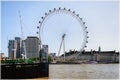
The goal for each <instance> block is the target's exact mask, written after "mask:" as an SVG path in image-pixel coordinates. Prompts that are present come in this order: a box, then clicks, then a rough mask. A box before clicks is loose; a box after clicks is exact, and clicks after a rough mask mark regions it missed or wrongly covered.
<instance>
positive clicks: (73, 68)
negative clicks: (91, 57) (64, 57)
mask: <svg viewBox="0 0 120 80" xmlns="http://www.w3.org/2000/svg"><path fill="white" fill-rule="evenodd" d="M49 79H114V80H116V79H119V64H50V65H49Z"/></svg>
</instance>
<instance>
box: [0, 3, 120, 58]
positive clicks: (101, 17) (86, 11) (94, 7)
mask: <svg viewBox="0 0 120 80" xmlns="http://www.w3.org/2000/svg"><path fill="white" fill-rule="evenodd" d="M59 7H61V8H64V7H65V8H66V9H71V10H73V11H75V12H76V13H77V14H79V15H80V17H82V18H83V21H85V22H86V25H87V27H88V32H89V34H88V36H89V37H90V38H89V39H88V44H87V48H86V49H85V50H91V49H94V50H98V47H99V46H101V49H102V50H117V51H118V37H119V36H118V34H119V30H118V28H119V17H118V16H119V4H118V2H116V1H97V2H94V1H90V2H88V1H77V2H73V1H71V2H67V1H65V2H64V1H63V2H54V1H50V2H48V1H46V2H44V1H41V2H40V1H36V2H30V1H29V2H27V1H24V2H18V1H17V2H14V1H10V2H2V3H1V49H0V51H1V52H4V53H5V54H6V56H7V55H8V48H7V47H8V40H11V39H14V38H15V37H20V36H21V33H20V19H19V13H18V11H20V12H21V15H22V25H23V33H24V39H26V37H27V36H37V34H36V31H37V28H36V27H37V26H38V25H39V23H38V21H41V17H42V16H44V13H45V12H48V11H49V10H53V9H54V8H59ZM78 26H81V25H79V24H78V22H77V21H76V19H75V18H73V17H72V16H71V15H66V14H60V15H59V14H55V15H53V16H51V17H49V18H48V19H47V21H46V22H45V25H44V27H45V28H44V29H43V31H44V32H43V35H42V36H43V38H42V39H43V43H44V44H48V45H49V52H56V53H57V52H58V49H59V46H60V41H61V36H62V34H63V33H66V34H67V35H66V37H65V44H66V51H68V50H69V49H76V50H78V49H79V48H80V45H81V43H79V42H81V40H80V39H81V38H79V37H83V36H81V31H78V30H77V29H81V28H80V27H79V28H78ZM46 29H47V30H46ZM72 31H73V32H72ZM56 36H57V37H56Z"/></svg>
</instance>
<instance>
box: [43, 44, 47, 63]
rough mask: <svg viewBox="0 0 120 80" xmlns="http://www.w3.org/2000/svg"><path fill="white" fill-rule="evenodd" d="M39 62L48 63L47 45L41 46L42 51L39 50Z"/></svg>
mask: <svg viewBox="0 0 120 80" xmlns="http://www.w3.org/2000/svg"><path fill="white" fill-rule="evenodd" d="M41 54H42V57H41V60H42V62H48V45H42V50H41Z"/></svg>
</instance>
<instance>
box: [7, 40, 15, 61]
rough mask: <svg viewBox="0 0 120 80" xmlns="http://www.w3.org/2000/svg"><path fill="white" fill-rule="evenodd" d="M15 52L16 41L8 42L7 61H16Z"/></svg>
mask: <svg viewBox="0 0 120 80" xmlns="http://www.w3.org/2000/svg"><path fill="white" fill-rule="evenodd" d="M16 51H17V42H16V40H9V43H8V56H9V59H16Z"/></svg>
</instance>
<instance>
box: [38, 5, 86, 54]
mask: <svg viewBox="0 0 120 80" xmlns="http://www.w3.org/2000/svg"><path fill="white" fill-rule="evenodd" d="M39 24H40V25H39V26H38V27H37V28H38V29H39V31H38V32H37V33H38V34H39V38H40V44H41V45H42V44H47V45H49V52H51V53H52V52H55V53H58V51H59V48H60V47H61V46H60V47H59V45H60V42H61V36H62V38H63V36H64V37H65V39H64V40H65V42H64V44H65V45H64V47H65V51H66V52H67V51H69V50H70V49H71V50H73V49H75V50H77V51H79V52H82V51H83V50H84V48H86V47H87V46H86V43H88V41H87V39H88V31H87V26H86V25H85V22H84V21H83V19H82V18H81V17H80V15H79V14H77V13H76V12H75V11H72V10H71V9H66V8H60V7H59V8H58V9H57V8H54V9H53V10H49V11H48V12H47V13H45V15H44V16H43V17H41V20H40V21H39ZM41 45H40V46H41ZM58 54H59V53H58Z"/></svg>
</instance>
